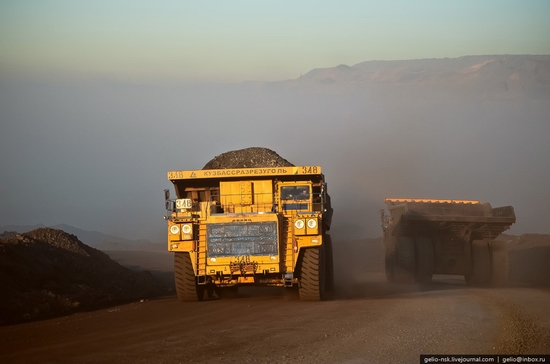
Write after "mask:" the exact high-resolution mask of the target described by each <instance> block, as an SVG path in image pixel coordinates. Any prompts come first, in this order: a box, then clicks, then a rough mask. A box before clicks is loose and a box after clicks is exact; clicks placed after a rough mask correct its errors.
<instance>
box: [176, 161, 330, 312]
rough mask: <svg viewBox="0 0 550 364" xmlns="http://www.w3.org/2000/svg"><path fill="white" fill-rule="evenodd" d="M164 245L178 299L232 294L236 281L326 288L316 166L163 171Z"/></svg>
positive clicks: (302, 291) (323, 189)
mask: <svg viewBox="0 0 550 364" xmlns="http://www.w3.org/2000/svg"><path fill="white" fill-rule="evenodd" d="M168 179H169V180H170V181H171V182H172V183H173V184H174V188H175V192H176V196H177V198H176V199H170V192H169V190H165V202H166V209H167V215H166V216H165V219H166V220H167V221H168V250H169V251H171V252H174V255H175V256H174V276H175V282H176V291H177V295H178V299H179V300H181V301H200V300H203V299H204V298H205V293H207V296H208V297H213V296H214V294H216V295H218V296H221V297H223V296H233V295H235V294H236V293H237V289H238V287H239V286H243V285H263V286H278V287H293V286H294V287H296V286H297V287H298V290H299V295H300V299H302V300H307V301H318V300H322V299H325V298H328V296H329V294H330V293H331V291H332V287H333V266H332V245H331V239H330V235H328V234H327V232H328V230H329V229H330V223H331V218H332V208H331V206H330V197H329V195H328V193H327V185H326V183H325V178H324V175H323V174H322V173H321V167H319V166H296V167H294V166H293V167H269V168H239V169H212V170H189V171H170V172H168Z"/></svg>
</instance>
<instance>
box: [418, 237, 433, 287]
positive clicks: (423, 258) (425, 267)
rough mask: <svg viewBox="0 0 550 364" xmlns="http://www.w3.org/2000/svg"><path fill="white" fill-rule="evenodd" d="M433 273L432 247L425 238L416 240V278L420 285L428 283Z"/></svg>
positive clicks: (429, 241)
mask: <svg viewBox="0 0 550 364" xmlns="http://www.w3.org/2000/svg"><path fill="white" fill-rule="evenodd" d="M433 272H434V246H433V242H432V240H431V239H429V238H427V237H425V236H419V237H417V238H416V276H415V281H416V282H417V283H420V284H426V283H430V282H431V281H432V276H433Z"/></svg>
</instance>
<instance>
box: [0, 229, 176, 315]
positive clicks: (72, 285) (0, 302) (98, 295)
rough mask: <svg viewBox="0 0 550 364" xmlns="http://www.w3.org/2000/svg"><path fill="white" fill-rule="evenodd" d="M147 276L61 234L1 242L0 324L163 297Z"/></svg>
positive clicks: (40, 231) (36, 233) (11, 237)
mask: <svg viewBox="0 0 550 364" xmlns="http://www.w3.org/2000/svg"><path fill="white" fill-rule="evenodd" d="M167 293H168V291H167V288H166V287H164V286H163V285H162V284H161V283H159V282H158V281H157V280H156V279H155V278H154V277H153V276H152V275H151V273H150V272H147V271H146V272H139V273H136V272H133V271H131V270H129V269H127V268H125V267H122V266H121V265H120V264H118V263H117V262H115V261H113V260H111V258H109V256H108V255H107V254H105V253H103V252H101V251H99V250H96V249H94V248H91V247H89V246H87V245H85V244H83V243H82V242H81V241H79V240H78V238H77V237H76V236H74V235H71V234H67V233H66V232H64V231H62V230H57V229H51V228H40V229H36V230H32V231H30V232H28V233H25V234H3V236H1V238H0V297H1V298H0V324H8V323H15V322H20V321H25V320H30V319H39V318H46V317H53V316H58V315H62V314H68V313H71V312H74V311H77V310H82V309H92V308H99V307H106V306H108V305H113V304H117V303H122V302H128V301H131V300H137V299H143V298H147V297H153V296H159V295H163V294H167Z"/></svg>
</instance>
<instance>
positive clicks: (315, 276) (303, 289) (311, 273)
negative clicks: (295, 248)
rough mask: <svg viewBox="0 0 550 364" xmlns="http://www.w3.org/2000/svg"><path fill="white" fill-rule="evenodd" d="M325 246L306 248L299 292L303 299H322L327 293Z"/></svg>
mask: <svg viewBox="0 0 550 364" xmlns="http://www.w3.org/2000/svg"><path fill="white" fill-rule="evenodd" d="M323 250H324V247H323V246H320V247H314V248H307V249H305V250H304V253H303V257H302V264H301V267H300V281H299V288H298V292H299V294H300V299H301V300H302V301H320V300H322V299H324V295H325V278H326V277H325V273H326V272H325V260H324V254H323V253H324V252H323Z"/></svg>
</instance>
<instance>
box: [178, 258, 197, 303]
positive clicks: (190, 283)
mask: <svg viewBox="0 0 550 364" xmlns="http://www.w3.org/2000/svg"><path fill="white" fill-rule="evenodd" d="M174 279H175V283H176V293H177V296H178V300H180V301H182V302H196V301H202V299H203V296H204V287H202V286H198V285H197V279H196V277H195V271H194V270H193V264H192V263H191V257H190V256H189V253H174Z"/></svg>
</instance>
